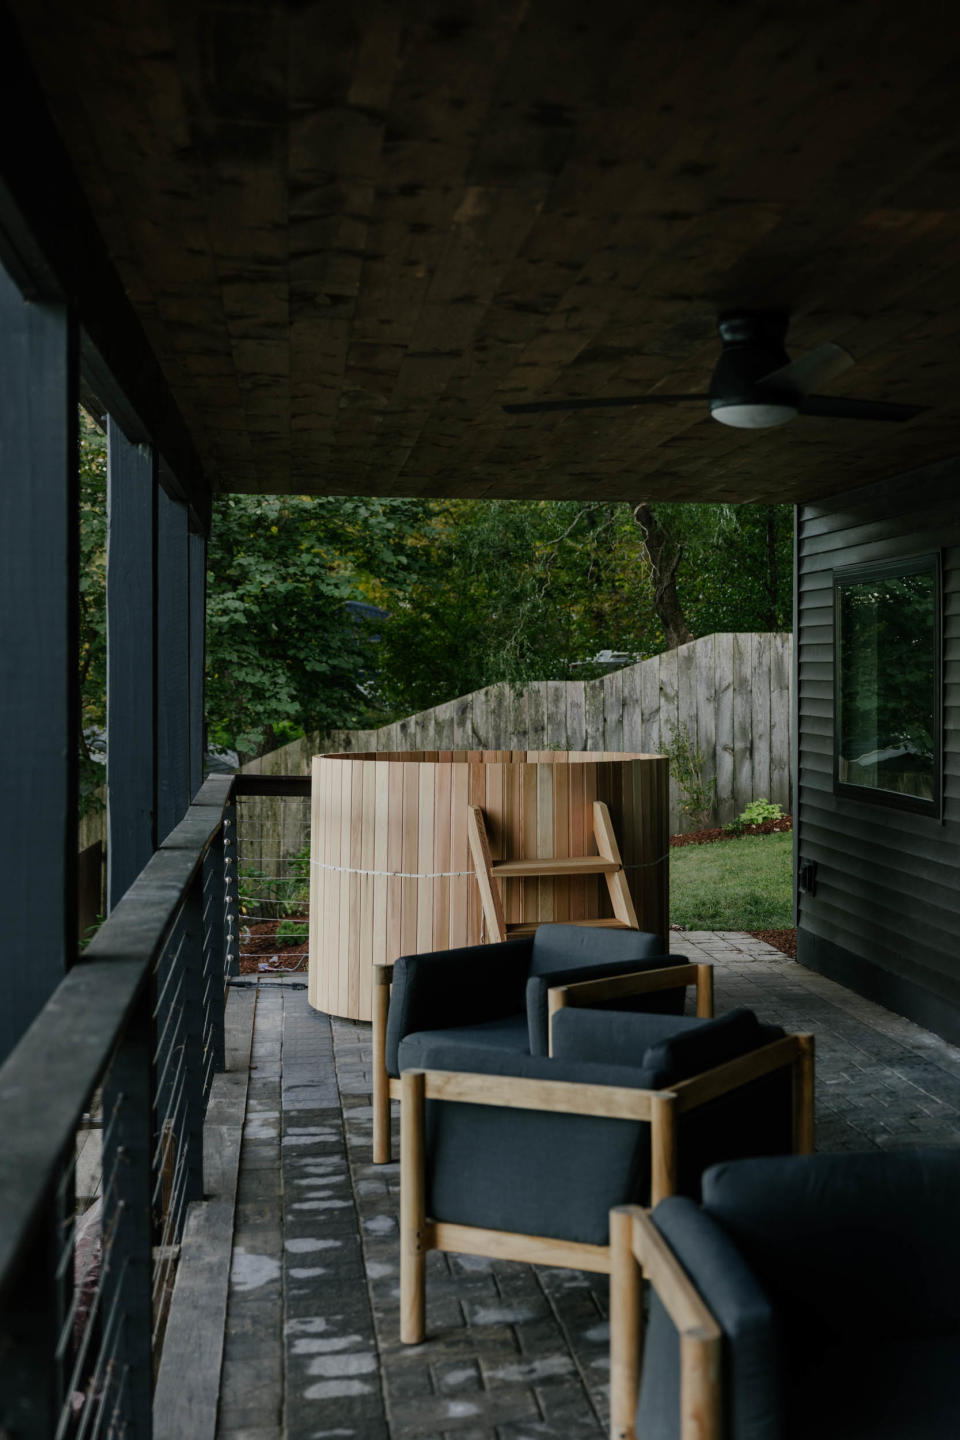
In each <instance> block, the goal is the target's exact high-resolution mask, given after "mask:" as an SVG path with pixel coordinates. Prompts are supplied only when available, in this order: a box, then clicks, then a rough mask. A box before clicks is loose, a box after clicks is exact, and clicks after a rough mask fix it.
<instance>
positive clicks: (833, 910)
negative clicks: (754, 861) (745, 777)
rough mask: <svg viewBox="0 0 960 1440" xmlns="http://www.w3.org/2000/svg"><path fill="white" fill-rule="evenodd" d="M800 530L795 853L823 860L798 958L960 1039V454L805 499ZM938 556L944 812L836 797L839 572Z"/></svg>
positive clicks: (808, 900) (807, 905)
mask: <svg viewBox="0 0 960 1440" xmlns="http://www.w3.org/2000/svg"><path fill="white" fill-rule="evenodd" d="M798 531H799V533H798V558H799V578H798V591H799V603H798V668H799V685H798V705H799V725H798V731H799V804H798V806H797V813H798V817H799V832H798V852H799V853H798V858H799V861H800V863H801V864H802V863H803V862H804V861H808V860H815V861H816V862H817V867H818V874H817V890H816V894H815V896H810V895H803V894H801V896H800V901H799V905H800V909H799V919H800V930H801V933H800V948H799V956H800V959H801V960H803V961H805V962H806V963H810V964H813V965H816V966H817V968H820V969H825V970H828V971H830V970H832V971H833V972H834V973H838V974H841V972H842V978H844V979H847V980H850V979H853V980H854V981H855V982H859V984H860V986H861V988H864V989H866V990H867V991H868V992H871V993H873V994H875V995H876V996H877V998H880V999H886V1000H887V1001H888V1003H896V1005H897V1007H898V1008H900V1009H903V1010H906V1011H907V1012H908V1013H913V1014H915V1016H916V1018H918V1019H922V1020H923V1021H924V1023H927V1024H934V1023H936V1028H938V1029H941V1030H942V1031H943V1032H944V1033H949V1034H950V1035H951V1036H952V1037H955V1036H956V1035H957V1034H958V1028H960V943H958V933H960V460H957V461H950V462H948V463H944V464H941V465H938V466H935V467H931V468H928V469H924V470H922V471H917V472H913V473H911V474H909V475H906V476H902V477H900V478H899V479H897V480H894V481H885V482H883V484H881V485H877V486H870V487H868V488H867V489H863V490H858V491H855V492H852V493H851V494H848V495H846V496H843V497H840V498H838V499H835V500H832V501H830V502H827V503H824V504H819V505H808V506H803V507H801V509H800V512H799V516H798ZM934 550H940V551H941V553H942V557H943V588H944V594H943V657H944V671H943V678H944V711H943V721H944V775H943V785H944V804H943V819H942V820H940V819H937V818H933V817H930V816H926V815H920V814H914V813H911V812H909V811H904V810H899V809H897V808H896V807H895V806H887V805H882V804H873V803H869V802H861V801H856V800H851V799H850V798H848V797H846V796H839V795H835V794H834V793H833V728H834V726H833V678H834V674H833V662H834V654H833V651H834V641H833V571H834V569H837V568H841V567H843V566H846V565H852V564H858V563H860V562H863V561H877V560H886V559H890V558H893V557H896V556H907V555H918V554H925V553H929V552H931V551H934ZM911 997H913V998H912V999H911ZM938 1016H942V1020H941V1023H937V1019H938Z"/></svg>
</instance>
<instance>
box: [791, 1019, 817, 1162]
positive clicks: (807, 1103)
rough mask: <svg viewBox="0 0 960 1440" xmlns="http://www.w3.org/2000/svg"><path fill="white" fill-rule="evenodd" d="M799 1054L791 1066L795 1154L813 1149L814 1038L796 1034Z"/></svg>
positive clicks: (804, 1153)
mask: <svg viewBox="0 0 960 1440" xmlns="http://www.w3.org/2000/svg"><path fill="white" fill-rule="evenodd" d="M797 1041H798V1043H799V1046H800V1054H799V1055H798V1056H797V1059H796V1060H795V1062H794V1066H793V1148H794V1151H795V1153H796V1154H797V1155H812V1154H813V1151H814V1104H815V1096H814V1079H815V1064H814V1039H813V1036H812V1035H798V1036H797Z"/></svg>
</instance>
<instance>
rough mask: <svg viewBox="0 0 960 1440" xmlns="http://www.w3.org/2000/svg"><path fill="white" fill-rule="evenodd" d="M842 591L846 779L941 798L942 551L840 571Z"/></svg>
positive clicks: (932, 800) (840, 740)
mask: <svg viewBox="0 0 960 1440" xmlns="http://www.w3.org/2000/svg"><path fill="white" fill-rule="evenodd" d="M835 599H836V614H837V781H838V784H839V785H840V786H856V787H858V788H864V789H867V790H875V791H884V792H887V794H888V795H889V796H901V797H903V798H904V799H905V800H907V801H912V802H913V803H914V804H919V805H921V806H922V805H923V804H924V802H926V803H929V804H930V805H934V804H937V803H938V798H939V724H938V719H939V695H938V689H939V686H938V653H937V652H938V646H939V641H938V633H939V625H938V614H937V610H938V602H939V575H938V566H937V559H936V556H929V557H926V558H924V559H923V560H917V561H913V562H909V563H907V564H904V565H903V566H901V567H899V568H898V569H897V570H896V571H894V570H893V569H892V568H891V567H889V566H887V567H883V568H880V567H878V568H877V569H876V570H875V571H873V572H870V571H865V570H864V569H863V568H862V567H861V568H858V569H857V570H856V571H849V572H847V574H846V575H844V574H840V575H838V576H837V577H836V581H835Z"/></svg>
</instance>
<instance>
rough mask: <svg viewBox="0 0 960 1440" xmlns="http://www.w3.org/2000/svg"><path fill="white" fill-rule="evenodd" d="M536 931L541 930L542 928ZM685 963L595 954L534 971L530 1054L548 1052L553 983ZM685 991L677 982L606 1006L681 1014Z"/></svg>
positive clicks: (664, 958) (529, 1013)
mask: <svg viewBox="0 0 960 1440" xmlns="http://www.w3.org/2000/svg"><path fill="white" fill-rule="evenodd" d="M542 928H543V927H542V926H541V929H542ZM549 928H550V929H551V930H574V929H576V928H577V927H576V926H574V925H551V926H550V927H549ZM537 933H538V934H539V931H538V932H537ZM631 933H633V932H631ZM684 964H686V960H685V959H684V957H683V956H682V955H661V954H659V953H658V954H656V955H654V956H652V957H650V958H648V959H646V960H638V959H637V958H636V956H631V957H629V958H628V959H626V960H617V961H614V960H611V959H609V958H608V957H606V956H605V957H604V958H603V960H602V961H600V960H598V959H596V958H595V959H594V960H593V961H592V962H591V963H590V964H588V965H580V966H575V967H573V968H571V969H569V970H554V971H551V972H549V973H547V974H544V975H531V976H530V978H529V980H528V981H527V996H526V999H527V1026H528V1029H529V1032H530V1054H531V1055H546V1054H547V1051H548V1048H549V1046H548V1043H547V1021H548V1018H549V1007H548V999H547V995H548V991H549V990H550V989H551V988H552V987H553V986H555V985H573V984H575V983H576V982H577V981H578V980H594V979H598V978H599V976H600V975H602V976H603V977H604V978H608V977H612V976H616V975H634V974H636V972H637V971H638V970H661V969H666V968H667V967H668V966H671V965H684ZM598 972H599V973H598ZM685 994H686V987H685V986H683V985H678V986H677V987H676V989H673V990H655V991H653V992H652V993H651V994H649V995H626V996H624V997H623V998H622V999H619V1000H612V1001H610V1002H609V1007H603V1008H610V1009H614V1010H618V1011H627V1012H630V1011H642V1012H648V1011H652V1012H654V1013H657V1014H665V1015H680V1014H682V1013H683V1001H684V996H685Z"/></svg>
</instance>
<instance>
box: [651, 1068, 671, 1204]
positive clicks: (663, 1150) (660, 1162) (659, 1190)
mask: <svg viewBox="0 0 960 1440" xmlns="http://www.w3.org/2000/svg"><path fill="white" fill-rule="evenodd" d="M676 1188H677V1097H676V1095H674V1094H673V1093H672V1092H670V1091H660V1092H658V1093H657V1094H656V1095H652V1096H651V1098H650V1206H651V1209H652V1208H653V1206H654V1205H659V1203H660V1201H661V1200H665V1199H666V1198H667V1196H668V1195H673V1194H674V1193H675V1192H676Z"/></svg>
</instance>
